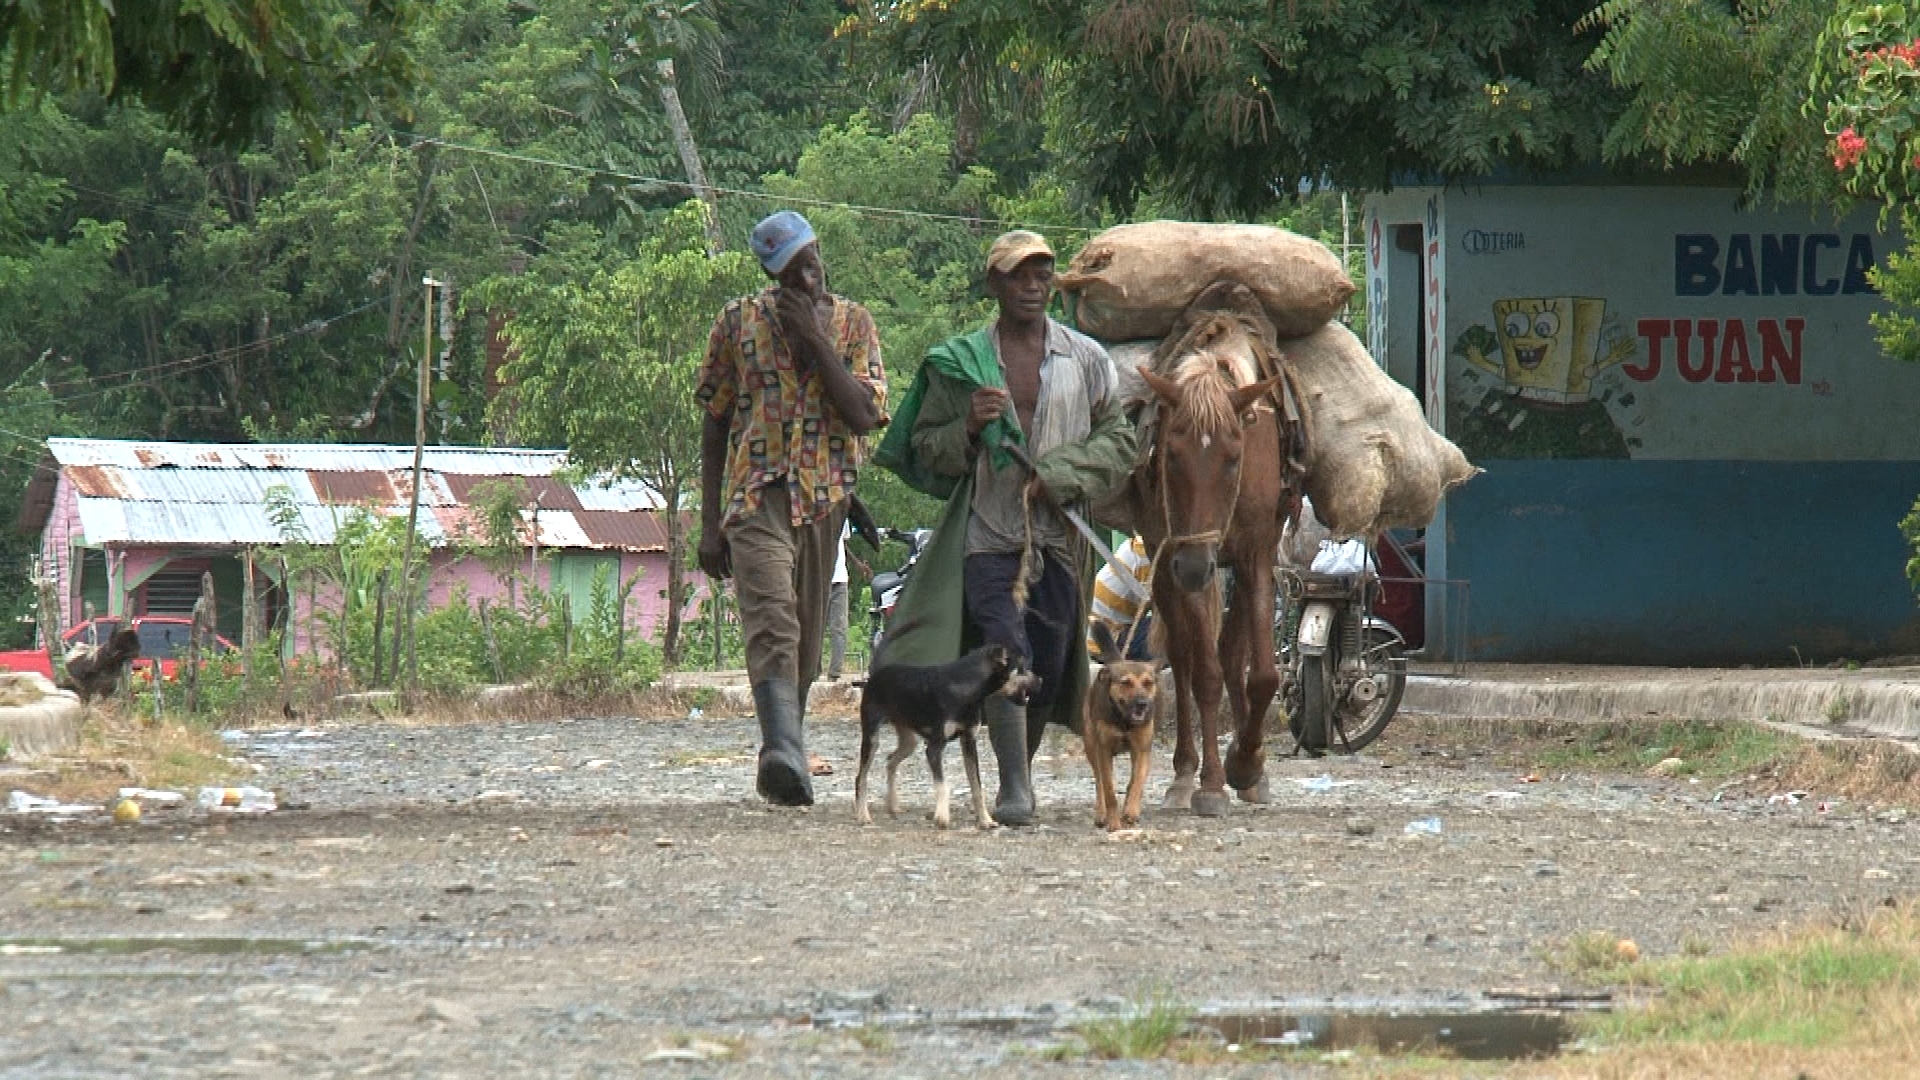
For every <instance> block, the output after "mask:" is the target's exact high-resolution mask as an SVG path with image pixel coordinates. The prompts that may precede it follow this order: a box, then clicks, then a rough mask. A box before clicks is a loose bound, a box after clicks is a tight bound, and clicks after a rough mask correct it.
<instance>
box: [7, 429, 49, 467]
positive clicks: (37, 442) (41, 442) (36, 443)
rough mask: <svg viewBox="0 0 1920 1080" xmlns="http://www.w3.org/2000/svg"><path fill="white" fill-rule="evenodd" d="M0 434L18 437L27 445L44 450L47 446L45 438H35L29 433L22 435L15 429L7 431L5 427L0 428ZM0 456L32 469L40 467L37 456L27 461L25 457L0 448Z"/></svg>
mask: <svg viewBox="0 0 1920 1080" xmlns="http://www.w3.org/2000/svg"><path fill="white" fill-rule="evenodd" d="M0 435H6V436H10V437H12V438H15V439H19V440H20V441H21V442H23V443H26V444H27V445H28V446H32V447H35V448H38V449H40V450H45V449H46V446H47V440H45V439H36V438H34V437H33V436H31V435H22V434H20V433H19V432H17V431H8V430H7V429H6V428H0ZM0 458H5V459H6V460H8V461H11V462H13V463H14V464H16V465H25V466H27V467H29V468H33V469H38V468H39V467H40V461H39V459H37V458H36V459H34V460H32V461H29V460H27V459H26V458H23V457H20V456H18V455H15V454H10V453H8V452H6V451H5V450H0Z"/></svg>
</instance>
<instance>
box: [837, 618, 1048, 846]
mask: <svg viewBox="0 0 1920 1080" xmlns="http://www.w3.org/2000/svg"><path fill="white" fill-rule="evenodd" d="M1025 666H1026V665H1025V663H1024V662H1023V661H1022V660H1021V658H1020V657H1019V656H1017V655H1015V654H1014V652H1013V651H1012V650H1010V649H1008V648H1007V647H1006V646H1004V645H982V646H980V647H979V648H977V649H975V650H973V651H972V652H970V653H968V654H967V655H965V656H963V657H961V658H960V659H958V660H955V661H953V662H952V663H950V664H928V665H920V664H883V665H882V666H880V667H877V668H875V669H874V670H873V673H872V674H871V675H869V676H867V683H866V688H865V689H864V690H863V691H862V693H861V695H860V771H859V773H858V774H857V775H856V777H855V778H854V782H853V807H854V813H855V814H857V815H858V816H859V818H860V824H862V825H871V824H873V815H872V814H870V813H868V812H867V768H868V766H870V765H871V764H872V763H873V752H874V751H875V750H876V749H877V748H878V744H879V740H880V728H881V727H882V726H883V725H885V724H889V723H891V724H892V725H893V730H894V734H895V736H896V737H897V739H898V742H897V743H896V744H895V746H894V750H893V756H891V757H889V758H887V813H889V814H894V815H898V814H899V813H900V791H899V785H898V779H899V774H900V763H901V762H903V761H905V760H907V758H908V757H910V756H912V754H913V749H914V747H915V746H916V745H918V744H919V742H920V741H921V740H922V739H924V740H926V743H927V768H928V770H929V771H931V772H932V773H933V799H934V803H933V823H934V825H936V826H937V827H939V828H942V829H945V828H947V827H949V826H950V825H952V824H953V815H952V813H951V812H950V811H949V809H948V805H947V799H948V794H949V788H948V785H947V780H946V774H945V773H944V772H943V771H942V769H941V759H942V758H943V757H944V756H945V754H946V748H947V742H948V740H950V739H958V740H959V742H960V754H961V756H962V757H963V758H964V759H965V761H966V766H967V784H968V785H969V786H970V787H971V788H972V789H973V817H974V822H975V823H976V824H978V825H979V826H980V827H981V828H982V829H991V828H993V826H994V821H993V815H991V814H989V813H987V796H986V791H985V789H984V788H983V787H982V786H981V783H980V750H979V747H977V746H976V745H974V738H973V733H974V729H975V728H977V727H979V726H980V704H981V702H983V701H985V700H986V699H987V698H988V697H989V696H991V695H993V694H996V693H1001V694H1005V695H1006V696H1007V697H1009V698H1011V699H1013V700H1014V701H1025V700H1026V697H1027V695H1028V694H1029V693H1031V692H1032V691H1033V688H1034V685H1035V684H1036V683H1038V682H1039V679H1038V678H1037V677H1036V676H1034V675H1032V674H1030V673H1028V672H1027V671H1026V670H1025Z"/></svg>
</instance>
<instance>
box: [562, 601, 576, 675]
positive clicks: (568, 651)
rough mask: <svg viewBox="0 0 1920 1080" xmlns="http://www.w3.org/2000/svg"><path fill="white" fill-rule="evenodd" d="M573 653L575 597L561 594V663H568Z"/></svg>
mask: <svg viewBox="0 0 1920 1080" xmlns="http://www.w3.org/2000/svg"><path fill="white" fill-rule="evenodd" d="M572 653H573V597H572V595H570V594H568V593H561V594H560V662H561V663H562V664H564V663H566V662H567V660H568V658H569V657H570V656H571V655H572Z"/></svg>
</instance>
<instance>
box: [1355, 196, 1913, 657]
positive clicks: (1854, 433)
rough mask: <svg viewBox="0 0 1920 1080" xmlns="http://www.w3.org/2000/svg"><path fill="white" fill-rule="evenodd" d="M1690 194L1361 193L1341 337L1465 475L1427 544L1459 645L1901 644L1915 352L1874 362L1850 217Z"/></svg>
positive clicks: (1863, 228) (1877, 650)
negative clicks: (1358, 295)
mask: <svg viewBox="0 0 1920 1080" xmlns="http://www.w3.org/2000/svg"><path fill="white" fill-rule="evenodd" d="M1739 203H1740V192H1738V191H1734V190H1728V189H1718V188H1701V187H1642V186H1576V185H1565V186H1518V185H1492V184H1489V185H1486V186H1483V187H1474V186H1469V187H1466V188H1459V187H1452V188H1438V187H1428V188H1421V187H1408V188H1401V189H1398V190H1396V191H1394V192H1391V193H1389V194H1386V195H1381V196H1377V197H1374V198H1372V199H1370V200H1369V201H1368V203H1367V206H1366V213H1365V229H1366V243H1367V315H1368V334H1369V344H1370V346H1371V347H1372V350H1373V353H1374V356H1375V357H1376V358H1377V359H1378V360H1380V362H1381V363H1382V364H1383V365H1385V366H1386V368H1387V369H1388V371H1389V372H1390V373H1391V374H1393V375H1394V377H1395V378H1397V379H1399V380H1400V381H1402V382H1403V383H1405V384H1406V385H1408V386H1410V387H1413V388H1415V390H1416V393H1418V394H1419V395H1420V397H1421V399H1422V401H1423V402H1424V403H1425V405H1426V408H1427V413H1428V419H1429V421H1430V422H1431V423H1432V424H1433V425H1434V427H1436V428H1438V429H1439V430H1441V431H1443V432H1444V433H1446V435H1447V436H1448V437H1449V438H1451V439H1453V441H1454V442H1456V443H1457V444H1459V445H1460V447H1461V448H1462V449H1463V450H1465V451H1466V453H1467V456H1468V457H1469V458H1471V459H1472V460H1473V462H1474V463H1475V464H1477V465H1480V466H1482V467H1484V468H1485V469H1486V470H1487V471H1486V474H1485V475H1483V476H1480V477H1478V478H1476V479H1475V480H1473V481H1472V482H1470V483H1468V484H1467V485H1466V486H1465V487H1463V488H1460V489H1459V490H1457V491H1455V492H1454V493H1453V494H1452V495H1450V496H1449V497H1448V499H1447V501H1446V505H1445V507H1444V508H1443V510H1442V512H1441V516H1440V517H1439V518H1438V519H1437V520H1436V521H1435V522H1434V525H1433V527H1432V528H1431V529H1429V530H1428V535H1427V556H1426V557H1427V574H1428V576H1429V577H1431V578H1450V579H1465V580H1467V581H1468V582H1470V592H1469V593H1468V594H1466V595H1468V596H1470V601H1469V602H1468V603H1467V604H1466V605H1465V606H1466V608H1467V610H1466V611H1465V612H1464V613H1462V612H1459V611H1458V610H1456V611H1454V612H1453V613H1452V614H1453V615H1454V616H1456V617H1455V618H1451V619H1450V618H1449V617H1447V613H1446V612H1445V611H1444V610H1442V609H1444V608H1445V607H1446V605H1448V604H1450V603H1451V604H1454V605H1455V606H1456V608H1457V607H1458V606H1459V604H1460V594H1459V593H1458V592H1457V591H1452V592H1450V591H1448V590H1443V589H1440V588H1437V587H1436V588H1433V589H1430V590H1429V592H1428V609H1429V610H1428V617H1427V625H1428V628H1429V635H1430V637H1431V636H1433V635H1436V634H1440V633H1443V632H1444V631H1445V630H1447V629H1448V628H1449V627H1451V628H1452V629H1453V630H1454V632H1455V635H1456V637H1458V636H1460V635H1461V632H1462V631H1464V639H1465V640H1464V641H1458V640H1456V641H1452V642H1445V643H1437V642H1436V643H1435V644H1444V645H1446V646H1448V647H1450V648H1449V649H1448V651H1451V648H1460V649H1462V650H1463V651H1464V654H1465V655H1466V656H1467V657H1468V658H1470V659H1475V660H1505V661H1528V662H1553V661H1565V662H1607V663H1652V664H1740V663H1751V664H1759V665H1782V664H1793V663H1796V662H1812V661H1822V660H1827V659H1832V658H1836V657H1848V658H1855V659H1865V658H1870V657H1875V656H1884V655H1889V654H1920V604H1916V602H1915V598H1914V595H1913V592H1912V590H1911V589H1910V588H1909V586H1908V584H1907V582H1906V579H1905V574H1904V567H1905V563H1906V559H1907V557H1908V552H1907V551H1906V549H1905V547H1904V544H1903V541H1902V539H1901V537H1900V534H1899V531H1898V528H1897V523H1898V522H1899V520H1900V518H1901V517H1903V516H1904V515H1905V514H1906V513H1907V511H1908V510H1909V509H1910V508H1911V507H1912V506H1913V504H1914V501H1915V499H1916V497H1920V365H1914V364H1906V363H1902V362H1899V361H1895V360H1891V359H1888V358H1886V357H1885V356H1884V355H1882V353H1881V351H1880V349H1879V347H1878V345H1877V344H1876V343H1875V341H1874V336H1873V329H1872V327H1871V325H1870V324H1869V317H1870V315H1872V314H1873V313H1874V312H1876V311H1881V310H1884V309H1885V304H1884V302H1883V301H1881V299H1880V298H1879V297H1878V296H1877V295H1876V294H1875V292H1874V290H1873V287H1872V285H1871V283H1870V282H1869V280H1868V271H1869V270H1871V269H1872V268H1873V267H1874V266H1876V265H1880V264H1882V263H1883V262H1884V260H1885V258H1886V256H1887V254H1888V253H1889V252H1890V251H1892V250H1894V249H1895V248H1896V246H1897V241H1896V240H1895V238H1893V237H1891V236H1889V235H1887V234H1886V233H1883V232H1882V231H1880V229H1879V228H1878V222H1877V220H1876V216H1875V214H1874V213H1873V211H1872V210H1863V211H1860V212H1858V213H1856V214H1853V215H1851V216H1848V217H1846V218H1843V219H1838V220H1836V218H1835V216H1834V215H1833V214H1832V213H1831V212H1829V211H1824V210H1814V209H1805V208H1802V209H1782V208H1776V207H1760V208H1757V209H1751V210H1744V209H1741V208H1740V206H1739Z"/></svg>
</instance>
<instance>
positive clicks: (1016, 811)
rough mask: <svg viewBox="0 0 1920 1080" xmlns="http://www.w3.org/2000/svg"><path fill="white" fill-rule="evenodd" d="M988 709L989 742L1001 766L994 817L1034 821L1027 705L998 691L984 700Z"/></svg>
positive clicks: (1004, 820) (1002, 820) (1004, 822)
mask: <svg viewBox="0 0 1920 1080" xmlns="http://www.w3.org/2000/svg"><path fill="white" fill-rule="evenodd" d="M981 709H982V710H983V711H984V712H985V713H986V720H987V742H988V743H990V744H992V746H993V757H994V760H995V761H996V762H997V763H998V764H999V766H1000V794H999V795H998V796H996V797H995V798H994V800H993V820H995V821H997V822H999V823H1000V824H1002V825H1031V824H1033V778H1032V774H1031V770H1030V769H1029V765H1030V764H1031V763H1032V760H1033V756H1032V751H1030V750H1029V749H1028V747H1027V708H1026V706H1024V705H1015V704H1014V703H1013V702H1011V701H1008V700H1007V699H1006V698H1003V697H1000V696H999V695H997V694H996V695H995V696H993V697H990V698H988V699H987V700H986V701H985V702H983V703H982V704H981Z"/></svg>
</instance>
